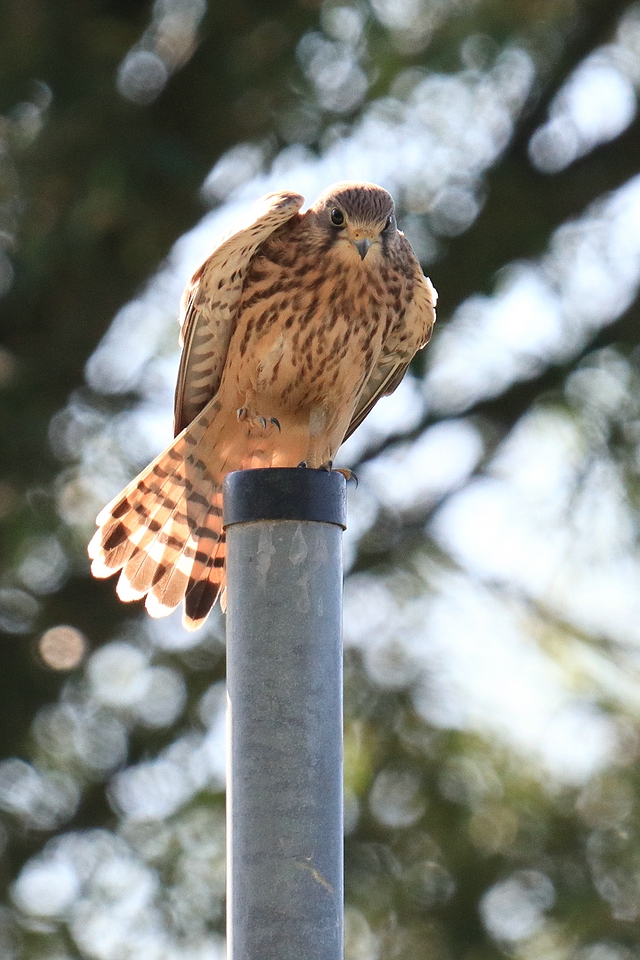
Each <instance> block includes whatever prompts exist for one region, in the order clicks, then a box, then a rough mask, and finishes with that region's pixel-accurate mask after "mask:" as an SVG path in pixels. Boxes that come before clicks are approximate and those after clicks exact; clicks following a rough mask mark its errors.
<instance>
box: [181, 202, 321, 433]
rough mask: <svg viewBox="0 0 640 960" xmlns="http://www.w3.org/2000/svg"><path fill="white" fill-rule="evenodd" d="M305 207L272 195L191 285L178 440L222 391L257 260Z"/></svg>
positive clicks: (185, 300)
mask: <svg viewBox="0 0 640 960" xmlns="http://www.w3.org/2000/svg"><path fill="white" fill-rule="evenodd" d="M303 203H304V197H301V196H300V194H298V193H289V192H282V193H270V194H267V196H266V197H263V198H262V199H261V200H259V201H258V203H257V204H256V205H255V206H254V207H253V208H252V210H251V211H250V217H251V219H250V220H249V222H248V223H247V224H245V226H244V227H242V228H241V229H240V230H235V231H234V232H233V233H231V234H230V235H228V236H227V237H225V238H224V239H223V240H222V241H221V243H220V244H219V246H217V247H216V249H215V250H214V251H213V253H212V254H211V256H210V257H208V259H207V260H205V261H204V263H203V264H202V266H200V267H199V268H198V269H197V270H196V272H195V273H194V275H193V277H192V278H191V281H190V283H189V284H187V287H186V289H185V291H184V294H183V295H182V302H181V308H180V326H181V331H180V343H181V345H182V355H181V357H180V368H179V370H178V382H177V384H176V394H175V406H174V429H175V435H176V436H177V435H178V434H179V433H180V432H181V430H183V429H184V427H186V426H187V424H189V423H191V421H192V420H193V418H194V417H195V416H196V415H197V414H198V413H199V412H200V410H202V408H203V407H204V406H205V405H206V404H207V403H208V402H209V400H210V399H211V398H212V397H213V395H214V394H215V393H216V392H217V391H218V388H219V386H220V379H221V377H222V370H223V368H224V364H225V360H226V357H227V350H228V348H229V341H230V339H231V335H232V333H233V330H234V328H235V323H236V311H237V307H238V301H239V300H240V294H241V293H242V285H243V282H244V276H245V273H246V271H247V267H248V266H249V263H250V261H251V258H252V257H253V256H254V254H255V252H256V250H257V249H258V247H259V246H260V244H261V243H262V242H263V241H264V240H266V238H267V237H268V236H269V235H270V234H271V233H273V231H274V230H276V229H277V228H278V227H279V226H281V225H282V224H283V223H286V221H287V220H291V219H292V218H293V217H295V216H296V214H297V213H298V211H299V210H300V207H301V206H302V204H303Z"/></svg>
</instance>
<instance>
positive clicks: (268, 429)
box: [89, 182, 436, 629]
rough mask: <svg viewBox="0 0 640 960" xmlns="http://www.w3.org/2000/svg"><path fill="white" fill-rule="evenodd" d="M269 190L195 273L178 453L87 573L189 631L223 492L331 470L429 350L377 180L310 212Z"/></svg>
mask: <svg viewBox="0 0 640 960" xmlns="http://www.w3.org/2000/svg"><path fill="white" fill-rule="evenodd" d="M303 202H304V198H303V197H301V196H300V195H299V194H297V193H288V192H283V193H272V194H269V195H267V196H266V197H263V198H262V200H260V201H259V202H258V203H257V204H256V206H255V207H254V209H253V211H252V214H253V216H252V219H251V221H250V222H249V223H248V224H246V225H245V226H243V227H242V228H241V229H239V230H237V231H235V232H234V233H231V234H230V235H228V236H227V237H226V238H225V239H224V240H223V241H222V242H221V243H220V244H219V246H218V247H216V249H215V250H214V251H213V253H212V254H211V256H210V257H209V258H208V259H207V260H205V262H204V263H203V264H202V266H201V267H200V268H199V269H198V270H197V271H196V272H195V274H194V275H193V278H192V279H191V282H190V283H189V285H188V286H187V288H186V290H185V292H184V294H183V298H182V305H181V308H182V309H181V319H180V322H181V327H182V330H181V337H180V339H181V344H182V355H181V358H180V369H179V373H178V383H177V386H176V394H175V433H176V437H175V440H174V441H173V443H172V444H171V445H170V446H169V447H167V449H166V450H165V451H164V452H163V453H161V454H160V456H159V457H157V458H156V459H155V460H154V461H153V463H151V464H150V465H149V466H148V467H147V468H146V469H145V470H143V471H142V473H141V474H139V476H137V477H136V478H135V480H133V481H132V482H131V483H130V484H129V486H128V487H126V488H125V490H123V491H122V493H120V494H118V496H117V497H116V498H115V499H114V500H112V501H111V503H109V504H108V505H107V506H106V507H105V508H104V510H102V511H101V513H100V514H99V515H98V518H97V521H96V522H97V524H98V527H99V529H98V531H97V532H96V534H95V536H94V537H93V539H92V540H91V543H90V544H89V556H90V557H91V558H92V560H93V563H92V567H91V570H92V573H93V574H94V576H96V577H108V576H110V575H111V574H113V573H116V572H117V571H118V570H121V571H122V572H121V573H120V579H119V581H118V586H117V593H118V596H119V597H120V599H121V600H138V599H140V598H141V597H144V596H145V594H146V598H147V599H146V607H147V610H148V612H149V613H150V614H151V616H153V617H160V616H164V615H165V614H168V613H170V612H171V611H172V610H174V609H175V607H177V606H178V604H179V603H180V602H181V601H182V600H184V614H183V623H184V625H185V626H186V627H187V628H188V629H196V628H197V627H199V626H200V625H201V624H202V623H203V622H204V620H205V619H206V617H207V616H208V614H209V612H210V610H211V608H212V607H213V605H214V604H215V602H216V599H217V598H218V596H219V595H221V594H222V601H223V602H224V589H225V552H226V551H225V536H224V532H223V530H222V481H223V479H224V477H225V475H226V474H227V473H229V472H231V471H232V470H241V469H247V468H252V467H296V466H298V465H301V464H304V465H306V466H308V467H311V468H318V467H324V468H325V469H331V464H332V462H333V460H334V458H335V456H336V453H337V451H338V448H339V446H340V444H341V443H342V442H343V440H345V439H346V438H347V437H348V436H349V435H350V434H351V433H353V431H354V430H355V429H356V427H357V426H358V425H359V424H360V423H361V422H362V420H364V418H365V417H366V415H367V414H368V413H369V411H370V410H371V408H372V407H373V405H374V404H375V403H376V401H377V400H378V399H379V398H380V397H381V396H384V395H386V394H389V393H392V392H393V391H394V390H395V389H396V387H397V386H398V384H399V383H400V381H401V380H402V378H403V376H404V374H405V372H406V370H407V367H408V366H409V363H410V362H411V359H412V357H413V356H414V354H415V353H416V351H417V350H420V349H421V348H422V347H424V345H425V344H426V343H427V341H428V339H429V336H430V334H431V330H432V328H433V324H434V320H435V311H434V307H435V303H436V292H435V290H434V288H433V286H432V284H431V282H430V280H428V278H427V277H425V276H424V274H423V272H422V269H421V268H420V264H419V263H418V261H417V259H416V257H415V255H414V253H413V250H412V249H411V246H410V244H409V242H408V240H407V239H406V238H405V236H404V234H402V233H401V232H400V231H399V230H398V228H397V226H396V218H395V213H394V204H393V200H392V198H391V196H390V195H389V194H388V193H387V191H386V190H383V189H382V187H378V186H375V185H374V184H372V183H358V182H344V183H337V184H334V185H333V186H331V187H329V188H328V190H326V191H325V192H324V193H323V194H321V196H320V197H318V199H317V200H316V202H315V203H314V204H313V206H311V207H310V208H309V209H308V210H307V211H306V213H300V208H301V207H302V204H303Z"/></svg>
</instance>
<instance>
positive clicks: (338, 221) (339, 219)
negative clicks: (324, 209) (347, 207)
mask: <svg viewBox="0 0 640 960" xmlns="http://www.w3.org/2000/svg"><path fill="white" fill-rule="evenodd" d="M331 223H332V224H333V225H334V227H341V226H343V224H344V213H343V212H342V210H338V208H337V207H334V208H333V210H332V211H331Z"/></svg>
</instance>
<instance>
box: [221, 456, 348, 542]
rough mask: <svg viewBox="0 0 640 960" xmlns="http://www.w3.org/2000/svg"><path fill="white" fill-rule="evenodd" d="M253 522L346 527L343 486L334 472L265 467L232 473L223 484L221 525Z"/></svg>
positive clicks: (345, 487) (345, 490) (343, 482)
mask: <svg viewBox="0 0 640 960" xmlns="http://www.w3.org/2000/svg"><path fill="white" fill-rule="evenodd" d="M256 520H308V521H312V522H315V523H333V524H336V526H339V527H342V529H343V530H346V528H347V483H346V480H345V478H344V477H343V476H342V474H341V473H339V472H338V471H337V470H331V471H329V470H312V469H309V468H305V467H265V468H256V469H254V470H234V471H233V472H232V473H229V474H227V476H226V477H225V478H224V484H223V526H224V527H228V526H231V525H232V524H234V523H251V522H253V521H256Z"/></svg>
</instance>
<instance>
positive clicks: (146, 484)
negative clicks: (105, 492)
mask: <svg viewBox="0 0 640 960" xmlns="http://www.w3.org/2000/svg"><path fill="white" fill-rule="evenodd" d="M216 412H217V410H216V405H215V404H213V405H209V406H208V407H206V408H205V409H204V410H203V411H202V412H201V413H200V414H199V415H198V416H197V417H196V418H195V420H194V421H193V422H192V423H191V424H190V425H189V426H188V427H187V428H186V429H185V430H183V431H182V433H181V434H180V435H179V436H178V437H177V438H176V439H175V440H174V442H173V443H172V444H171V446H170V447H168V448H167V449H166V450H164V451H163V453H161V454H160V456H159V457H157V458H156V459H155V460H154V461H153V463H151V464H150V465H149V466H148V467H147V468H146V469H145V470H143V471H142V473H140V474H139V475H138V476H137V477H136V478H135V480H133V481H132V482H131V483H130V484H129V485H128V486H127V487H126V488H125V489H124V490H123V491H122V493H120V494H119V495H118V496H117V497H116V498H115V499H114V500H112V501H111V503H109V504H107V506H106V507H105V508H104V509H103V510H102V511H101V512H100V513H99V515H98V517H97V520H96V522H97V524H98V530H97V531H96V533H95V535H94V537H93V539H92V540H91V542H90V544H89V548H88V552H89V556H90V557H91V559H92V561H93V563H92V565H91V572H92V573H93V575H94V576H96V577H109V576H111V575H112V574H114V573H117V572H118V570H120V571H121V573H120V578H119V581H118V586H117V593H118V596H119V597H120V599H121V600H127V601H128V600H138V599H140V598H141V597H143V596H145V594H146V598H147V599H146V608H147V611H148V612H149V613H150V614H151V616H152V617H161V616H165V615H166V614H168V613H171V611H172V610H174V609H175V608H176V607H177V606H178V605H179V604H180V602H181V601H182V600H184V601H185V606H184V613H183V623H184V625H185V627H186V628H187V629H190V630H195V629H196V628H197V627H199V626H200V625H201V624H202V623H204V621H205V620H206V618H207V616H208V615H209V613H210V611H211V608H212V607H213V606H214V604H215V602H216V600H217V599H218V596H219V594H220V593H221V591H223V590H224V586H225V555H226V543H225V537H224V532H223V530H222V485H221V484H222V479H223V475H224V473H226V472H227V471H226V470H225V469H224V467H225V465H224V464H223V463H222V462H221V463H219V464H216V465H215V466H214V468H211V467H210V466H207V465H206V464H205V463H204V461H203V460H202V459H201V457H200V455H199V452H200V451H199V444H200V441H201V440H202V437H203V436H204V433H205V431H207V430H209V429H210V428H213V431H214V432H215V416H216ZM221 430H222V426H221ZM207 447H208V448H209V449H210V446H209V443H207Z"/></svg>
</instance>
